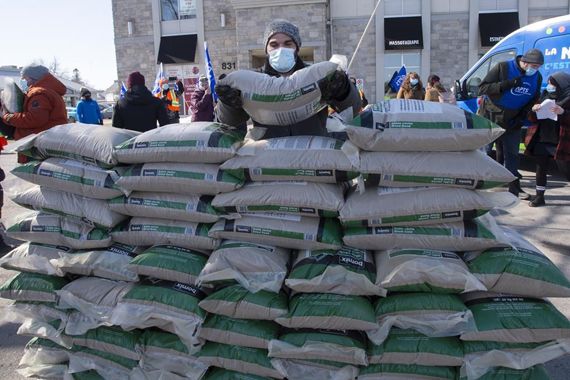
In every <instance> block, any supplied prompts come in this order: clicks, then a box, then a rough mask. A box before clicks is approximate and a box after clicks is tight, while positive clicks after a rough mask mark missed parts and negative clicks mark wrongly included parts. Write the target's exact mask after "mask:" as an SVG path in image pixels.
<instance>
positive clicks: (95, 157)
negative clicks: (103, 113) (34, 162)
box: [18, 123, 139, 169]
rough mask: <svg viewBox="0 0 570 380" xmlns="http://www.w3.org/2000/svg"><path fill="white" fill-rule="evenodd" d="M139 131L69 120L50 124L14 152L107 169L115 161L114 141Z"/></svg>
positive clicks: (125, 138)
mask: <svg viewBox="0 0 570 380" xmlns="http://www.w3.org/2000/svg"><path fill="white" fill-rule="evenodd" d="M138 134H139V132H136V131H131V130H128V129H123V128H114V127H109V126H106V127H101V126H100V125H94V124H82V123H71V124H63V125H58V126H55V127H53V128H50V129H48V130H46V131H44V132H42V133H39V134H38V135H37V136H35V137H34V138H32V139H31V140H29V141H27V142H26V143H25V144H24V145H22V146H20V147H19V148H18V152H20V153H22V154H25V155H27V156H31V157H35V158H39V159H45V158H48V157H60V158H66V159H72V160H77V161H82V162H84V163H86V164H90V165H97V166H100V167H102V168H106V169H110V168H112V167H113V166H115V165H117V164H118V161H117V159H116V157H115V145H119V144H121V143H122V142H124V141H126V140H129V139H131V138H133V137H134V136H137V135H138Z"/></svg>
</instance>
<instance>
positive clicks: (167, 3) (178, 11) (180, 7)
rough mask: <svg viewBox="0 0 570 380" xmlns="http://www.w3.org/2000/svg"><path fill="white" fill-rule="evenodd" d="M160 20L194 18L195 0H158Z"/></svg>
mask: <svg viewBox="0 0 570 380" xmlns="http://www.w3.org/2000/svg"><path fill="white" fill-rule="evenodd" d="M160 9H161V14H162V21H174V20H187V19H191V18H196V0H160Z"/></svg>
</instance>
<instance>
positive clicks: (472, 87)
mask: <svg viewBox="0 0 570 380" xmlns="http://www.w3.org/2000/svg"><path fill="white" fill-rule="evenodd" d="M515 56H516V50H515V49H511V50H503V51H500V52H497V53H496V54H493V55H491V56H489V57H487V59H486V60H484V61H483V62H482V63H481V64H480V65H479V67H478V68H477V69H476V70H475V71H474V72H473V73H472V74H471V75H470V76H469V77H467V79H466V80H465V84H464V85H465V88H466V90H467V97H468V98H476V97H477V94H478V93H479V85H480V84H481V82H482V81H483V79H484V78H485V76H486V75H487V73H488V72H489V70H491V69H492V68H493V67H495V65H496V64H497V63H499V62H503V61H508V60H510V59H513V58H514V57H515Z"/></svg>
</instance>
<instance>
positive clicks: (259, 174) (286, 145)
mask: <svg viewBox="0 0 570 380" xmlns="http://www.w3.org/2000/svg"><path fill="white" fill-rule="evenodd" d="M342 145H343V142H342V141H340V140H336V139H333V138H330V137H320V136H290V137H279V138H274V139H268V140H259V141H248V142H247V143H245V144H244V146H242V147H241V148H240V150H238V154H237V156H236V157H234V158H231V159H229V160H228V161H226V162H225V163H223V164H222V166H221V168H222V169H223V170H231V172H232V173H233V172H245V176H246V178H248V179H251V180H252V181H254V182H259V181H307V182H320V183H336V182H344V181H348V180H351V179H353V178H355V177H356V176H357V175H358V173H357V169H356V168H355V167H354V166H353V165H352V163H351V161H350V160H349V158H348V157H347V155H346V154H345V153H344V151H343V150H341V148H342ZM355 149H356V148H355Z"/></svg>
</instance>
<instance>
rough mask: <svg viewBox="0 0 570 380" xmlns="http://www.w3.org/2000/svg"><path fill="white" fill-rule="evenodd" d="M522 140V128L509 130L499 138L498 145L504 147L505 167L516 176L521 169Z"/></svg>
mask: <svg viewBox="0 0 570 380" xmlns="http://www.w3.org/2000/svg"><path fill="white" fill-rule="evenodd" d="M520 142H521V130H520V129H516V130H512V129H511V130H507V131H506V132H505V133H504V134H503V135H502V136H501V137H499V138H498V139H497V145H498V144H501V145H502V147H503V156H504V159H505V167H506V168H507V170H508V171H510V172H511V173H512V174H513V175H514V176H516V175H517V172H518V170H519V161H520V158H519V144H520Z"/></svg>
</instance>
